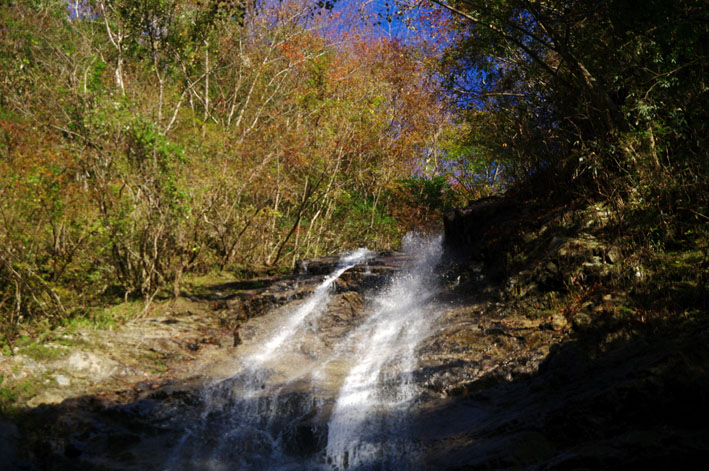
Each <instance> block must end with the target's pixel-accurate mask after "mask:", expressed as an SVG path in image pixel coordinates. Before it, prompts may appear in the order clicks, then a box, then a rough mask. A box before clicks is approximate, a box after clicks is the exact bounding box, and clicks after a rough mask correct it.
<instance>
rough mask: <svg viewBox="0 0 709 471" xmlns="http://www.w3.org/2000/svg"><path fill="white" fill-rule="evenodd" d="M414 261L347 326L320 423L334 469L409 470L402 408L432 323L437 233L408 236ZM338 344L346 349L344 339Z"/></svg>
mask: <svg viewBox="0 0 709 471" xmlns="http://www.w3.org/2000/svg"><path fill="white" fill-rule="evenodd" d="M404 250H405V251H406V252H409V253H414V254H416V259H415V260H414V263H412V264H411V266H410V267H408V269H406V270H405V271H404V272H403V273H401V274H400V275H399V276H397V277H396V278H395V279H394V280H392V282H391V284H390V285H389V286H388V287H387V288H386V289H384V290H383V291H382V292H381V293H380V294H379V295H378V296H377V298H376V299H375V300H374V306H375V308H374V310H373V313H372V315H371V316H370V317H369V318H368V319H367V320H366V321H365V322H364V323H363V324H362V325H361V326H360V327H359V328H357V329H356V330H355V332H353V334H352V335H351V338H350V339H348V342H347V343H349V342H352V341H353V342H354V345H355V348H354V356H355V357H354V361H353V367H352V369H351V370H350V371H349V374H348V375H347V377H346V378H345V381H344V383H343V385H342V388H341V390H340V393H339V396H338V398H337V401H336V403H335V407H334V409H333V412H332V416H331V418H330V421H329V424H328V440H327V461H328V463H329V464H330V465H331V466H332V467H333V468H334V469H337V470H342V469H372V468H374V469H392V470H398V469H412V468H415V456H414V453H413V450H412V449H411V447H410V446H409V442H408V438H409V437H408V436H407V435H408V434H407V430H406V413H407V410H408V409H409V408H410V406H411V402H412V401H414V400H415V398H416V387H415V384H414V382H413V370H414V368H415V367H416V356H415V353H416V347H417V345H418V344H419V343H420V342H421V340H423V339H424V338H425V337H426V336H427V335H428V333H429V332H430V329H431V326H432V323H433V322H434V321H435V317H436V316H435V313H436V308H435V306H433V295H434V294H435V291H436V288H435V286H436V284H435V282H433V280H434V277H433V268H434V267H435V266H436V265H437V264H438V262H439V261H440V257H441V252H442V247H441V240H440V238H438V239H435V240H432V241H425V240H422V239H420V238H416V237H412V236H409V237H408V238H407V239H405V240H404ZM344 348H347V346H346V345H345V346H344Z"/></svg>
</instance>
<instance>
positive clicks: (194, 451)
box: [166, 249, 373, 471]
mask: <svg viewBox="0 0 709 471" xmlns="http://www.w3.org/2000/svg"><path fill="white" fill-rule="evenodd" d="M372 255H373V253H372V252H370V251H369V250H367V249H359V250H356V251H354V252H352V253H348V254H345V255H344V256H343V257H342V258H341V260H340V262H339V263H338V266H337V267H336V269H335V271H334V272H333V273H331V274H330V275H329V276H327V277H326V278H325V279H324V280H323V281H322V282H321V283H320V284H319V285H318V286H317V287H316V288H315V290H314V292H313V294H312V295H311V296H310V297H309V298H308V299H307V300H306V301H305V302H303V303H302V304H301V305H300V306H299V307H298V308H297V309H295V310H294V311H293V312H291V313H289V315H287V316H286V318H285V319H279V327H278V328H277V329H276V330H275V332H272V333H271V334H270V336H269V337H268V338H266V339H261V341H260V342H258V344H257V345H256V348H255V351H253V352H252V353H250V354H248V355H246V356H245V358H244V359H243V360H242V361H241V362H240V365H239V369H238V370H237V372H236V373H234V374H232V375H230V376H229V377H227V378H226V379H222V380H219V381H217V382H215V383H213V384H211V385H209V386H207V387H205V389H204V392H203V399H204V404H205V410H204V412H203V414H202V420H201V423H200V426H199V427H198V429H197V430H194V431H192V430H188V431H187V433H186V434H185V436H184V437H183V438H182V440H181V441H180V445H179V446H178V450H176V451H175V453H173V455H172V459H171V460H170V462H169V463H168V466H167V468H166V469H167V470H170V471H171V470H178V469H179V470H191V469H210V470H215V471H217V470H233V469H254V470H256V469H269V468H270V469H287V464H288V461H289V460H288V458H287V456H285V455H283V452H282V451H283V450H282V449H281V448H282V446H281V445H282V444H281V443H280V441H281V439H282V432H283V426H284V424H282V423H278V420H276V419H277V418H278V417H292V416H303V415H307V414H308V413H309V412H310V410H309V409H313V408H314V407H316V404H314V402H313V401H303V400H302V398H296V399H295V400H294V398H293V396H294V395H298V394H299V393H298V391H297V390H296V388H292V390H288V386H289V385H291V384H293V383H296V382H297V380H299V379H300V378H301V377H302V376H303V375H304V374H306V373H307V368H305V371H302V370H301V371H298V370H299V368H298V361H297V360H296V361H295V362H293V363H291V366H292V367H291V368H289V370H290V371H277V370H276V369H275V368H274V367H273V366H274V365H272V363H274V362H276V361H278V362H279V363H281V364H282V363H283V356H285V355H289V354H294V355H296V356H297V355H298V351H299V350H300V348H301V347H302V344H303V338H304V336H303V334H304V332H303V331H304V330H307V329H308V327H309V324H311V323H313V322H315V321H316V320H317V317H318V316H319V315H321V314H322V313H323V311H324V308H325V307H326V306H327V303H328V301H329V299H330V294H331V288H332V286H333V284H334V283H335V281H337V279H338V278H340V277H341V276H342V274H343V273H345V272H346V271H347V270H349V269H350V268H352V267H354V266H356V265H358V264H360V263H362V262H364V261H366V260H367V259H368V258H370V257H371V256H372ZM306 364H307V362H306ZM300 366H302V365H300ZM283 409H289V410H283ZM295 409H301V410H295ZM187 437H191V439H189V440H188V439H187ZM188 443H189V444H190V445H191V446H188ZM276 464H277V465H276ZM294 469H297V468H294Z"/></svg>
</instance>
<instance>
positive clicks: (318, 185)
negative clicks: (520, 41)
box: [0, 0, 446, 340]
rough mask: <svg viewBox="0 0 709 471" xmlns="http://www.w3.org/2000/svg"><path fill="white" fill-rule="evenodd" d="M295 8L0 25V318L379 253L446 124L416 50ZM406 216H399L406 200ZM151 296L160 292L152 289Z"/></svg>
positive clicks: (181, 10)
mask: <svg viewBox="0 0 709 471" xmlns="http://www.w3.org/2000/svg"><path fill="white" fill-rule="evenodd" d="M318 18H319V17H318V16H317V15H316V14H314V12H313V9H312V8H311V7H310V6H309V5H308V4H307V2H277V3H276V2H274V3H260V2H256V3H246V2H245V3H240V2H209V1H208V2H191V1H178V0H148V1H145V2H129V1H122V0H105V1H104V0H94V1H76V2H73V1H70V2H64V1H58V0H42V1H29V0H27V1H19V2H13V3H12V4H11V5H6V6H3V7H2V8H1V9H0V24H2V25H3V26H2V27H0V64H1V66H0V315H1V316H2V317H1V318H2V323H3V331H4V332H5V335H6V338H7V339H8V340H9V339H11V338H12V337H13V335H14V333H15V329H16V326H17V325H18V324H21V323H26V322H34V321H42V322H44V321H49V322H50V323H55V322H61V320H62V319H65V318H66V317H69V316H75V315H82V313H85V312H87V311H88V310H90V308H91V306H92V305H94V304H95V303H97V302H105V301H106V299H127V298H132V297H139V298H142V299H144V300H145V301H146V304H147V303H149V302H150V301H151V300H152V299H153V298H154V297H155V296H156V295H158V294H160V293H165V292H171V293H173V294H175V295H177V294H179V292H180V287H181V281H182V279H183V277H184V276H185V274H187V273H204V272H208V271H211V270H227V271H231V272H232V273H235V274H243V273H249V272H253V270H258V269H264V268H267V269H272V270H276V269H281V268H288V267H290V266H291V264H292V263H293V262H294V261H295V260H296V259H299V258H303V257H313V256H317V255H320V254H325V253H332V252H337V251H342V250H345V249H349V248H353V247H356V246H361V245H368V246H370V247H379V248H384V247H388V246H392V245H395V244H396V243H397V241H398V239H399V236H400V235H401V232H402V230H404V229H405V226H407V227H408V226H410V225H411V224H409V223H407V224H404V225H402V224H401V221H400V220H398V219H396V218H395V217H394V216H395V215H397V214H398V215H401V214H406V212H404V211H402V210H401V208H402V205H407V204H409V205H410V204H414V205H416V204H417V203H416V202H415V201H414V202H412V201H410V199H408V200H407V198H404V197H400V196H397V194H398V193H397V191H399V190H397V188H400V183H397V182H399V181H400V179H402V178H408V177H410V176H412V175H413V174H415V173H416V172H417V164H416V162H415V160H416V158H417V156H420V155H422V154H424V153H425V152H429V151H430V149H432V148H433V147H435V145H436V140H435V136H436V135H437V133H438V132H439V131H440V127H441V126H442V123H443V122H444V121H445V119H446V118H445V113H444V111H443V110H442V107H441V106H440V104H439V103H438V102H437V98H436V86H435V84H434V83H432V82H431V81H430V79H428V78H427V77H428V75H427V73H426V70H425V69H426V64H425V60H423V59H422V55H421V53H420V51H417V50H416V49H415V48H413V47H411V46H410V45H404V44H402V43H400V42H398V41H396V40H393V39H387V38H377V39H373V38H372V36H371V35H368V34H367V32H366V31H365V29H363V28H359V29H358V28H350V29H349V30H348V31H347V32H344V30H342V31H339V33H338V35H337V37H335V36H334V35H333V34H331V33H328V31H330V32H331V31H332V28H333V23H332V22H333V21H337V18H330V19H328V21H329V23H325V22H324V21H323V20H320V19H318ZM407 201H408V202H407ZM166 290H167V291H166Z"/></svg>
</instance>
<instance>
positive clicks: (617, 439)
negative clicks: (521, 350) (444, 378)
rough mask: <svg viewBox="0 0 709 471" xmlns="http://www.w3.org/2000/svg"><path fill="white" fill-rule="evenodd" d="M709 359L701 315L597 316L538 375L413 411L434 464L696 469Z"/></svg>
mask: <svg viewBox="0 0 709 471" xmlns="http://www.w3.org/2000/svg"><path fill="white" fill-rule="evenodd" d="M707 365H709V323H708V322H707V321H706V320H705V319H700V320H691V321H686V322H683V323H681V324H680V325H674V326H670V325H667V324H665V323H653V324H651V325H644V326H642V328H641V329H639V330H637V331H628V330H621V331H616V332H612V331H609V329H608V327H607V326H605V325H603V324H598V325H594V326H592V327H590V328H589V329H588V330H586V331H585V332H584V333H582V334H577V335H574V336H573V337H572V338H571V339H569V340H568V341H565V342H562V343H560V344H558V345H556V346H555V347H554V348H553V350H552V352H551V353H550V354H549V356H548V357H547V359H546V360H545V361H544V362H543V363H542V364H541V365H540V368H539V371H538V372H537V373H536V374H534V375H531V376H528V377H521V378H518V379H516V380H513V381H511V382H505V381H503V382H500V380H499V379H498V380H497V381H496V382H497V383H498V384H497V385H495V386H492V387H483V388H481V389H479V390H477V391H476V392H473V393H471V394H468V395H466V396H461V397H457V398H447V399H442V400H440V404H439V405H438V407H432V408H430V409H428V410H426V409H424V411H423V413H422V414H421V415H420V416H418V417H416V419H415V420H416V421H417V423H418V427H419V429H420V430H421V434H422V435H421V437H420V438H421V440H422V443H424V444H428V443H431V444H432V445H431V446H430V448H429V455H428V464H429V467H430V468H431V469H450V470H454V469H461V470H462V469H466V470H471V469H554V470H571V469H640V468H641V467H642V468H645V469H658V468H666V469H699V468H698V466H699V465H698V464H697V463H701V462H702V461H703V460H704V458H705V457H706V456H707V454H708V453H709V425H708V424H707V422H706V417H705V412H704V411H706V410H707V406H708V405H709V404H708V403H709V371H707ZM481 381H482V382H485V381H486V379H483V380H481ZM466 417H467V418H466ZM432 424H438V426H435V425H434V426H432ZM460 424H462V426H461V425H460ZM429 431H432V432H429Z"/></svg>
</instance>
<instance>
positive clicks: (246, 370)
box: [164, 235, 442, 471]
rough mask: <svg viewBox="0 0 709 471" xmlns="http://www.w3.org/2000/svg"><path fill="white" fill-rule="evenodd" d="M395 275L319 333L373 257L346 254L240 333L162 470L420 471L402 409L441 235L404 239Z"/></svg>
mask: <svg viewBox="0 0 709 471" xmlns="http://www.w3.org/2000/svg"><path fill="white" fill-rule="evenodd" d="M403 249H404V253H405V256H406V257H407V261H406V263H405V264H404V267H403V268H402V270H401V271H400V272H399V273H397V274H396V275H395V276H393V277H392V278H391V279H390V280H388V281H387V282H386V283H384V284H383V285H382V286H380V287H378V288H377V289H375V290H373V291H372V292H371V294H369V295H368V296H366V298H365V299H364V303H363V304H364V309H363V312H362V314H361V316H359V318H358V319H356V321H354V322H351V323H348V324H345V325H343V326H342V328H340V329H335V330H333V329H329V330H327V331H324V330H322V329H319V327H318V322H319V320H321V319H323V318H324V317H325V316H328V314H329V313H328V305H329V303H330V302H331V299H332V294H333V292H334V288H335V285H336V283H337V282H338V280H339V279H340V277H341V276H342V275H343V274H344V273H346V272H347V271H348V270H350V269H352V268H353V267H355V266H357V265H365V266H366V264H367V261H368V259H370V258H371V257H372V256H373V255H374V253H373V252H370V251H368V250H366V249H359V250H356V251H354V252H351V253H347V254H344V255H343V256H342V257H341V258H340V261H339V263H338V264H337V266H336V268H335V269H334V271H333V272H332V273H330V274H329V275H327V276H325V277H324V279H323V280H322V282H321V283H320V284H319V285H318V286H317V287H316V288H315V290H314V291H313V293H312V294H311V295H310V296H309V297H307V298H306V299H303V300H302V301H300V302H299V304H297V305H296V306H295V307H293V306H292V305H288V306H287V308H286V309H281V310H275V311H274V312H273V313H272V314H271V315H270V316H267V317H268V319H267V320H266V321H265V322H263V323H262V324H261V325H260V326H259V328H258V329H257V330H255V331H253V332H251V335H249V336H248V339H245V341H244V343H243V344H242V345H241V346H240V347H239V348H238V349H237V351H236V352H235V356H234V358H233V364H232V365H231V366H230V369H231V371H229V372H227V373H225V374H222V375H221V377H219V378H218V379H216V380H214V381H212V382H210V383H209V384H207V385H205V386H204V389H203V392H202V409H201V412H200V415H199V420H198V421H197V423H196V424H195V425H193V426H191V427H190V428H189V429H187V430H186V431H185V432H184V434H183V436H182V437H181V439H180V440H179V441H178V442H177V444H176V446H175V448H174V450H173V451H172V452H171V453H170V457H169V460H168V462H167V463H166V465H165V467H164V471H181V470H185V471H187V470H204V469H209V470H214V471H222V470H224V471H226V470H303V469H309V470H330V471H334V470H337V471H340V470H375V469H376V470H401V469H411V470H414V469H417V462H418V458H417V453H416V446H415V443H414V441H413V439H412V436H411V431H410V424H409V421H408V420H407V418H408V413H409V411H410V409H411V408H412V407H414V406H415V403H416V401H417V396H418V386H417V384H416V381H415V379H414V374H413V373H414V369H415V368H416V366H417V346H418V345H419V344H420V342H421V341H422V340H423V339H424V338H426V337H427V336H428V335H429V333H430V331H431V328H432V326H433V324H434V323H435V322H436V317H437V312H438V311H439V309H438V308H437V305H436V301H435V295H436V292H437V282H436V277H435V276H434V268H435V266H436V265H437V264H438V263H439V261H440V257H441V254H442V244H441V238H440V237H436V238H428V239H424V238H422V237H419V236H413V235H410V236H407V237H406V238H405V240H404V243H403Z"/></svg>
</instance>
